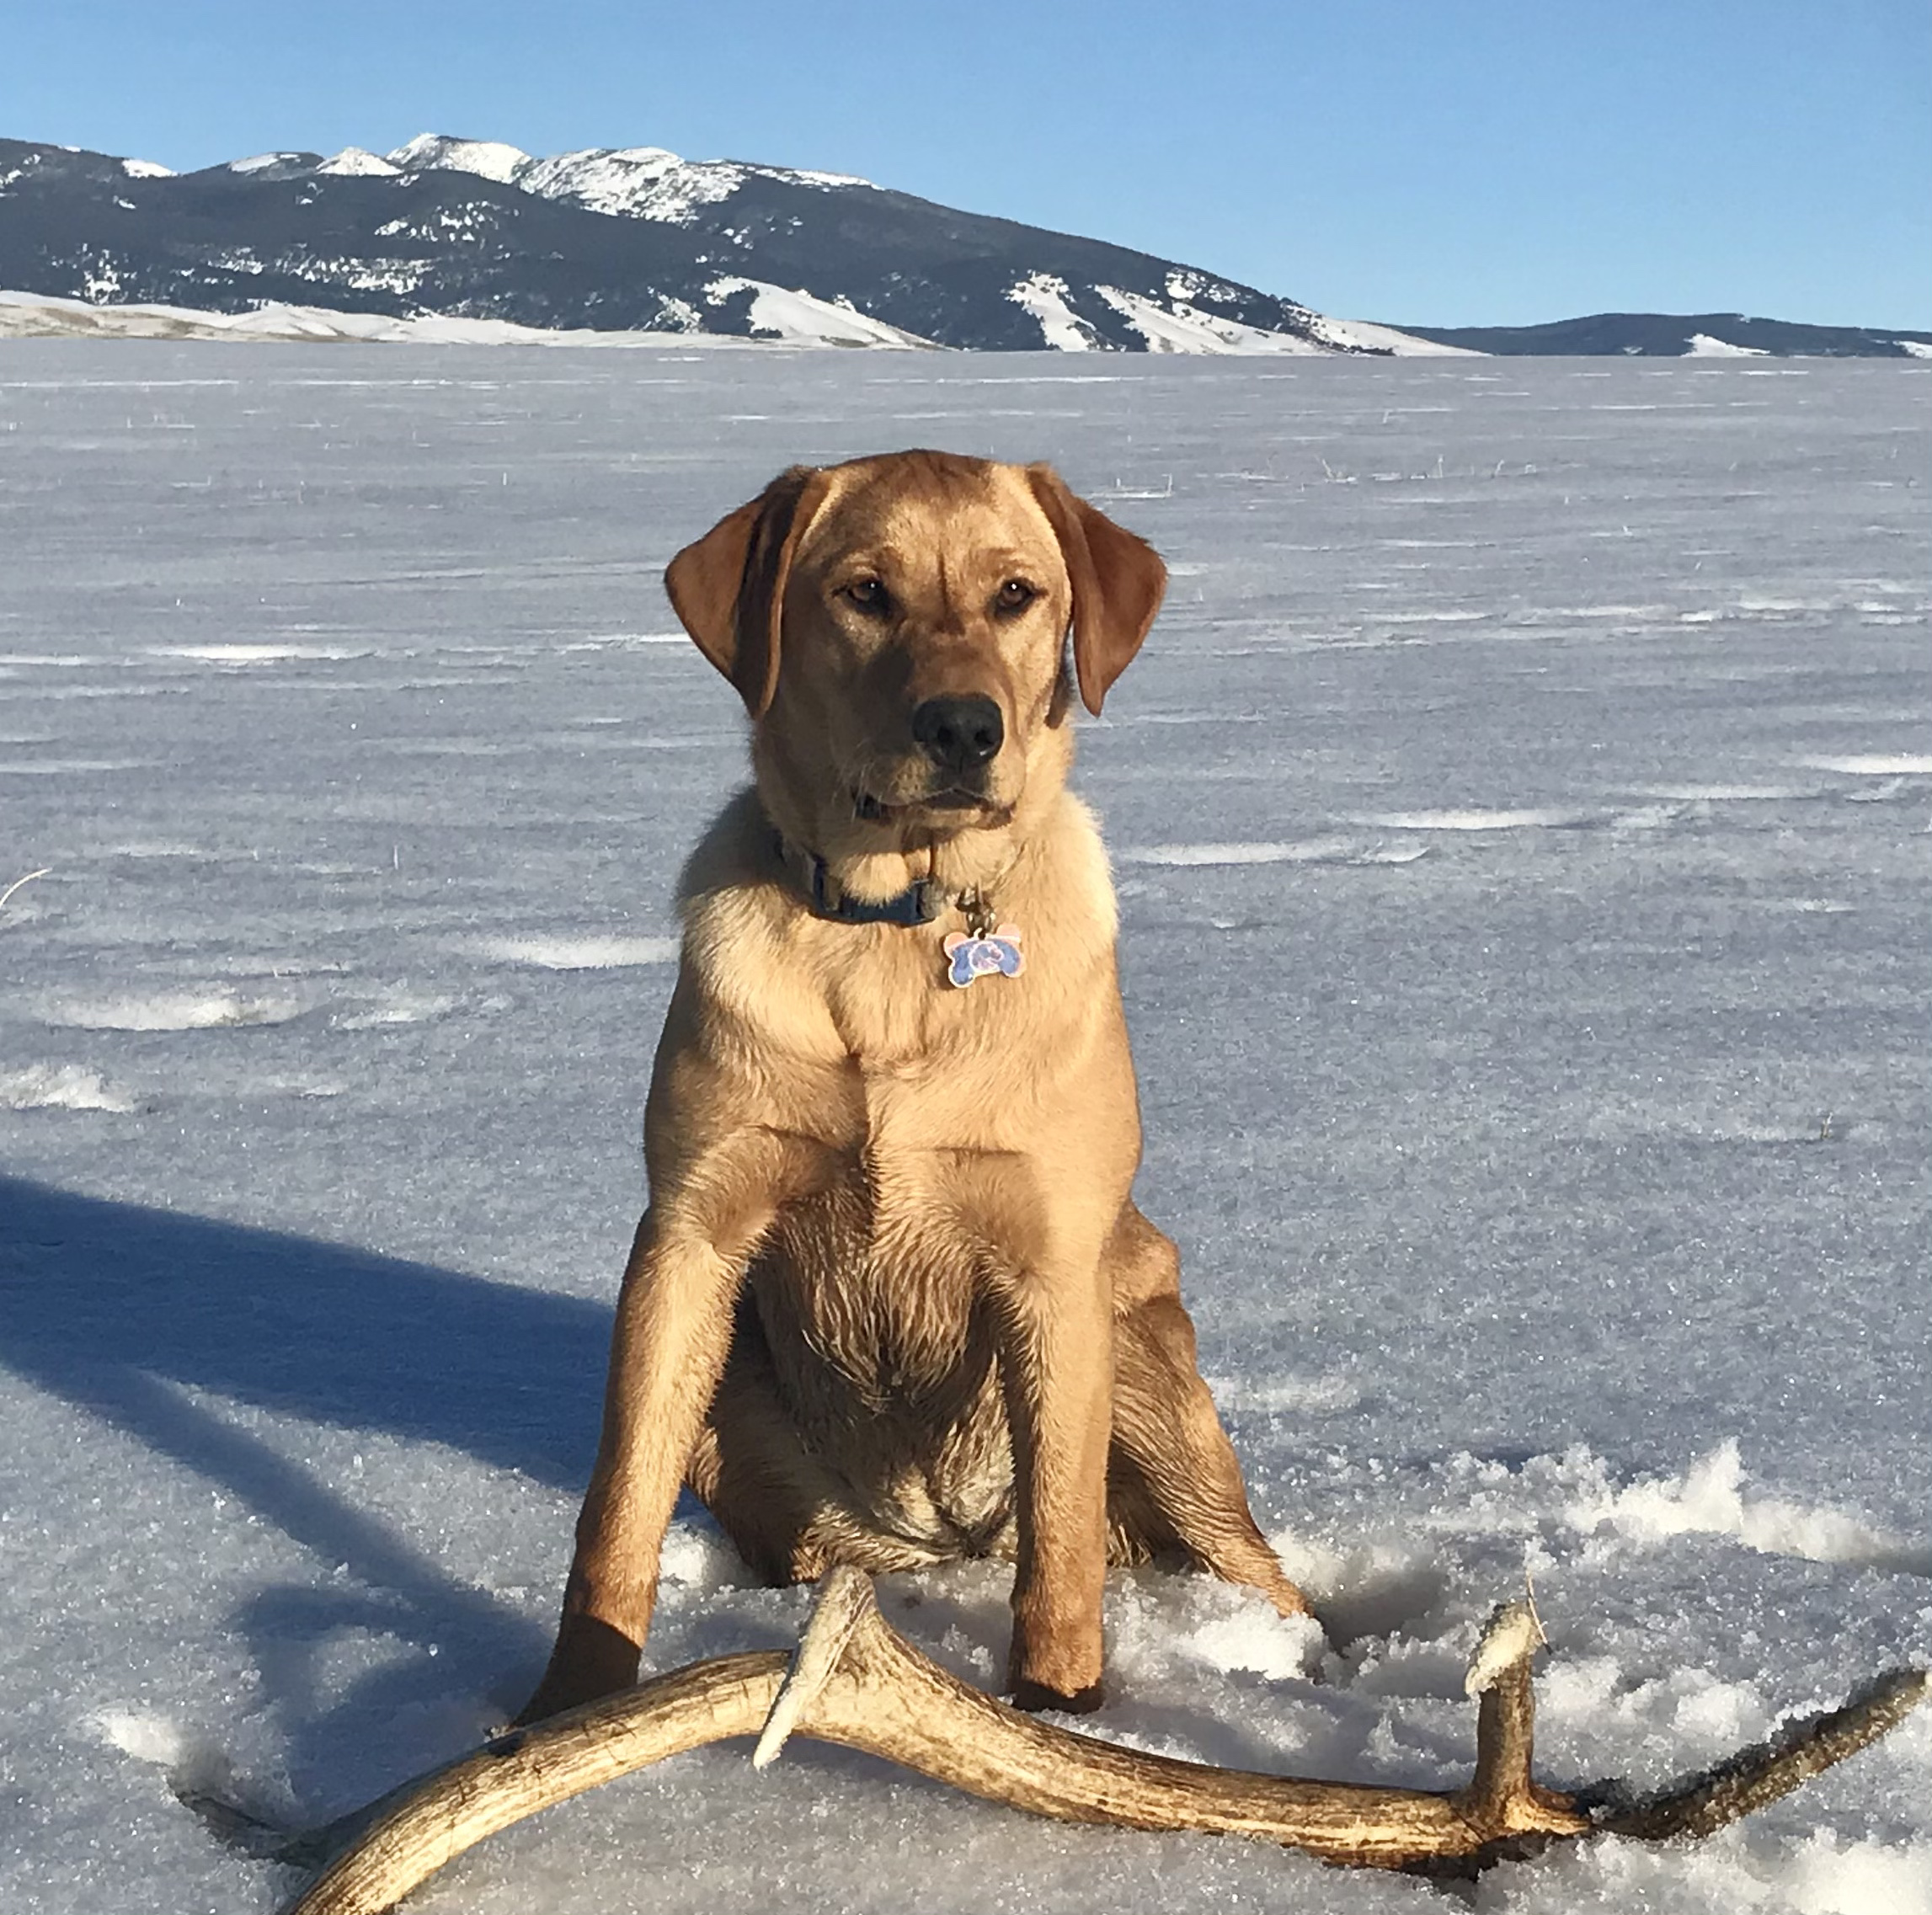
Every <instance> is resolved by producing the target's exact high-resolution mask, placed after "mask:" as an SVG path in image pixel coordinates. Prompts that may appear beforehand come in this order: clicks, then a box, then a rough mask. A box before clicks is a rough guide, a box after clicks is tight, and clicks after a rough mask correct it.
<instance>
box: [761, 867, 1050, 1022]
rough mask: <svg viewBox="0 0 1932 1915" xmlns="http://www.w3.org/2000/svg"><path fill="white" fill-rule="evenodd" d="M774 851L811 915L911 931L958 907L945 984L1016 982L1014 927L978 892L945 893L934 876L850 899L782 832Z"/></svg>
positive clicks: (1019, 961)
mask: <svg viewBox="0 0 1932 1915" xmlns="http://www.w3.org/2000/svg"><path fill="white" fill-rule="evenodd" d="M771 844H772V848H773V850H774V851H776V852H777V856H778V861H779V863H780V864H781V865H782V866H783V867H784V868H785V869H786V870H787V872H793V873H795V874H796V875H797V876H798V877H799V878H801V879H802V880H803V888H804V892H805V896H806V898H807V899H808V900H809V903H810V904H811V907H812V914H813V915H814V917H819V918H824V919H825V920H828V921H829V922H830V923H833V924H841V925H902V926H904V927H905V928H907V929H910V928H912V927H914V926H916V925H929V924H931V923H932V922H934V921H935V920H937V918H939V917H940V916H941V915H942V914H943V913H944V912H946V911H947V910H949V909H952V908H953V906H955V905H957V906H958V909H960V910H961V911H962V912H963V913H964V914H965V918H966V929H965V930H964V931H951V932H949V933H947V937H946V939H945V941H944V944H943V946H942V949H943V950H944V952H945V955H946V980H947V983H948V984H952V985H953V986H954V987H955V988H956V989H958V990H964V989H965V988H966V986H967V985H969V984H971V983H972V982H973V980H974V979H975V978H981V977H990V976H994V975H995V974H997V975H999V976H1002V977H1008V978H1017V977H1018V976H1019V974H1020V973H1021V972H1022V970H1023V969H1024V968H1025V967H1026V958H1025V956H1024V955H1023V954H1022V952H1021V949H1020V931H1019V930H1018V928H1017V926H1016V925H1007V924H1001V922H1000V920H999V918H998V916H997V915H996V914H995V911H994V909H993V907H992V904H990V902H989V900H988V899H987V897H986V894H985V893H984V892H983V891H979V890H969V891H960V892H951V891H947V889H946V888H945V887H944V886H943V885H942V884H941V883H939V881H938V880H937V878H933V877H922V878H920V879H918V880H917V881H916V882H915V883H911V884H909V885H907V886H906V888H905V890H903V891H901V892H899V893H896V894H895V895H894V896H893V897H890V898H882V899H878V901H877V902H873V901H872V900H869V899H864V898H855V897H853V896H852V895H851V893H849V892H848V891H846V890H845V889H844V888H842V887H841V885H840V883H839V882H838V880H837V879H836V878H835V877H833V876H832V874H831V871H830V867H828V866H827V865H826V863H825V860H824V859H823V858H822V857H820V856H819V855H818V854H817V853H816V852H815V851H805V850H803V849H802V848H801V847H799V846H797V845H793V844H792V843H791V842H790V841H789V840H787V838H786V836H785V835H784V833H783V832H782V831H779V830H777V829H773V831H772V833H771Z"/></svg>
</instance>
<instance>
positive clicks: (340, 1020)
mask: <svg viewBox="0 0 1932 1915" xmlns="http://www.w3.org/2000/svg"><path fill="white" fill-rule="evenodd" d="M455 1009H456V999H454V998H453V997H442V996H439V995H436V994H435V993H434V992H431V991H414V990H406V989H398V990H389V991H385V992H383V993H382V995H380V996H378V997H376V998H375V999H373V1000H370V1001H369V1002H367V1003H365V1004H362V1005H360V1006H357V1007H355V1009H353V1010H346V1011H337V1012H335V1013H334V1015H333V1016H331V1017H330V1018H329V1021H328V1022H329V1023H330V1025H331V1026H332V1027H334V1029H336V1030H338V1031H377V1030H382V1029H383V1028H384V1027H387V1026H388V1025H392V1024H428V1023H433V1022H435V1020H436V1019H438V1018H440V1017H447V1016H449V1014H450V1013H451V1011H454V1010H455Z"/></svg>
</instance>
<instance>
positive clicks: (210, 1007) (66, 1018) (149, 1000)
mask: <svg viewBox="0 0 1932 1915" xmlns="http://www.w3.org/2000/svg"><path fill="white" fill-rule="evenodd" d="M305 1008H306V1006H303V1005H302V1003H300V1002H299V1001H298V1000H296V999H295V998H292V997H282V996H269V997H247V996H244V995H243V994H242V993H241V992H240V991H236V990H175V991H153V992H136V993H132V994H131V995H127V996H125V997H108V998H69V999H64V1000H56V1001H55V1002H54V1003H52V1004H51V1005H49V1006H47V1007H46V1008H45V1010H44V1011H42V1012H41V1017H42V1020H43V1022H46V1023H49V1024H57V1025H65V1026H67V1027H71V1028H72V1029H75V1030H81V1031H213V1030H220V1029H223V1028H226V1027H228V1026H231V1025H242V1024H286V1023H288V1022H290V1021H291V1019H293V1018H296V1017H299V1016H302V1011H303V1010H304V1009H305Z"/></svg>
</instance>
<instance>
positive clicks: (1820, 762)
mask: <svg viewBox="0 0 1932 1915" xmlns="http://www.w3.org/2000/svg"><path fill="white" fill-rule="evenodd" d="M1799 762H1800V763H1801V765H1807V767H1809V768H1810V769H1811V770H1812V771H1839V772H1842V773H1844V775H1845V776H1848V777H1854V778H1900V777H1903V778H1924V777H1932V758H1929V757H1927V756H1925V755H1924V754H1923V753H1919V752H1892V753H1884V752H1866V753H1860V754H1855V755H1853V756H1851V757H1849V758H1804V759H1801V760H1799Z"/></svg>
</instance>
